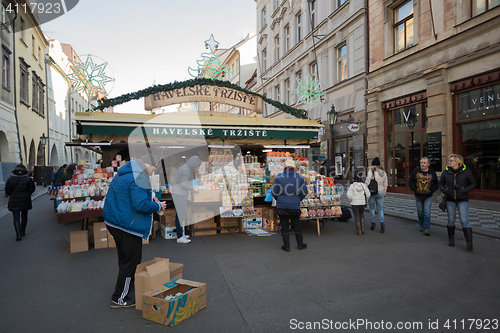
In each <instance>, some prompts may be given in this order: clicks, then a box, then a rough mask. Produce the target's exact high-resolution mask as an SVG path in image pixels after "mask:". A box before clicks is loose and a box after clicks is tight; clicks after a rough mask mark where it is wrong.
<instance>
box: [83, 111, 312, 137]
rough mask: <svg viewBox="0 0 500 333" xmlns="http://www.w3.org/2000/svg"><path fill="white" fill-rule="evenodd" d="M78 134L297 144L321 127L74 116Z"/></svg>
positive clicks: (297, 122) (201, 116)
mask: <svg viewBox="0 0 500 333" xmlns="http://www.w3.org/2000/svg"><path fill="white" fill-rule="evenodd" d="M75 119H76V121H77V124H78V134H80V139H81V141H83V142H85V141H87V142H94V143H99V142H110V141H113V142H127V143H128V142H129V141H132V142H144V141H148V142H159V143H161V142H169V141H170V142H171V140H172V139H174V140H182V142H187V143H189V142H199V140H200V139H205V140H206V141H207V142H208V141H210V142H224V141H226V142H233V143H236V144H300V143H312V142H316V141H317V139H318V131H319V129H320V128H321V127H322V125H321V124H318V123H317V122H316V121H314V120H308V119H283V118H279V119H277V118H276V119H269V118H260V117H249V116H242V115H235V114H228V113H220V112H213V111H186V112H172V113H164V114H158V115H156V114H124V113H101V112H91V113H77V114H76V116H75Z"/></svg>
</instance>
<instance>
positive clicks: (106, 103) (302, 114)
mask: <svg viewBox="0 0 500 333" xmlns="http://www.w3.org/2000/svg"><path fill="white" fill-rule="evenodd" d="M198 85H210V86H218V87H224V88H231V89H234V90H239V91H242V92H244V93H246V94H251V95H255V96H258V97H261V98H262V99H263V100H264V102H266V103H268V104H270V105H272V106H275V107H277V108H278V109H279V110H281V111H283V112H285V113H288V114H291V115H292V116H294V117H297V118H299V119H308V116H307V114H308V113H307V111H306V110H303V109H297V108H293V107H291V106H289V105H286V104H283V103H280V102H278V101H275V100H272V99H269V98H267V97H265V96H262V95H260V94H257V93H255V92H253V91H249V90H246V89H243V88H241V87H240V86H238V85H235V84H233V83H230V82H228V81H222V80H215V79H209V78H204V77H198V78H195V79H191V80H187V81H180V82H179V81H174V82H172V83H167V84H162V85H154V86H151V87H149V88H146V89H143V90H139V91H136V92H134V93H128V94H124V95H121V96H118V97H115V98H111V99H106V98H102V99H100V100H99V106H97V107H96V108H94V111H102V110H104V109H105V108H109V107H112V106H116V105H120V104H123V103H126V102H129V101H131V100H136V99H140V98H142V97H146V96H149V95H152V94H155V93H158V92H161V91H171V90H175V89H183V88H188V87H194V86H198Z"/></svg>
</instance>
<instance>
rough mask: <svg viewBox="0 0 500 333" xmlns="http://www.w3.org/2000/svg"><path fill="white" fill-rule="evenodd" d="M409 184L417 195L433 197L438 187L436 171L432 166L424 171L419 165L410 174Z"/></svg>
mask: <svg viewBox="0 0 500 333" xmlns="http://www.w3.org/2000/svg"><path fill="white" fill-rule="evenodd" d="M408 186H409V187H410V190H412V191H413V193H415V196H417V197H423V198H428V197H431V196H432V194H433V193H434V192H436V191H437V189H438V178H437V175H436V172H435V171H434V170H433V169H432V168H431V167H429V171H422V169H421V168H420V167H417V168H415V169H414V170H413V171H412V172H411V174H410V180H409V181H408Z"/></svg>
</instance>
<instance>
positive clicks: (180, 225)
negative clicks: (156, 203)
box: [172, 156, 201, 243]
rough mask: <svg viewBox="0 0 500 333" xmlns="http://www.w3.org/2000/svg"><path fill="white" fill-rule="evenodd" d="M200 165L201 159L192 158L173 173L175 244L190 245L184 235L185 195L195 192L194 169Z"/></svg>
mask: <svg viewBox="0 0 500 333" xmlns="http://www.w3.org/2000/svg"><path fill="white" fill-rule="evenodd" d="M200 165H201V159H200V158H199V157H198V156H192V157H191V158H190V159H189V160H188V161H187V162H186V163H185V164H183V165H182V166H181V167H180V168H179V169H178V170H177V172H176V173H175V177H174V183H173V185H172V200H173V201H174V205H175V211H176V213H177V214H176V217H175V227H176V229H177V243H190V242H191V240H190V239H188V238H189V236H187V235H185V234H184V226H185V219H186V209H187V195H188V193H189V192H190V191H194V192H196V191H197V188H195V187H193V179H194V177H195V172H196V169H197V168H198V167H199V166H200Z"/></svg>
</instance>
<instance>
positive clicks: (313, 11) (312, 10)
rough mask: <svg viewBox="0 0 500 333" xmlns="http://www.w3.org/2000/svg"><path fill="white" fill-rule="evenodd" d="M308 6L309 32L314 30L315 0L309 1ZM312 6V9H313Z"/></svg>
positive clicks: (315, 17)
mask: <svg viewBox="0 0 500 333" xmlns="http://www.w3.org/2000/svg"><path fill="white" fill-rule="evenodd" d="M308 4H309V10H310V11H311V31H313V30H314V29H316V23H317V22H316V21H317V11H316V9H317V4H316V0H311V1H309V2H308ZM313 5H314V7H313Z"/></svg>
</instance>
